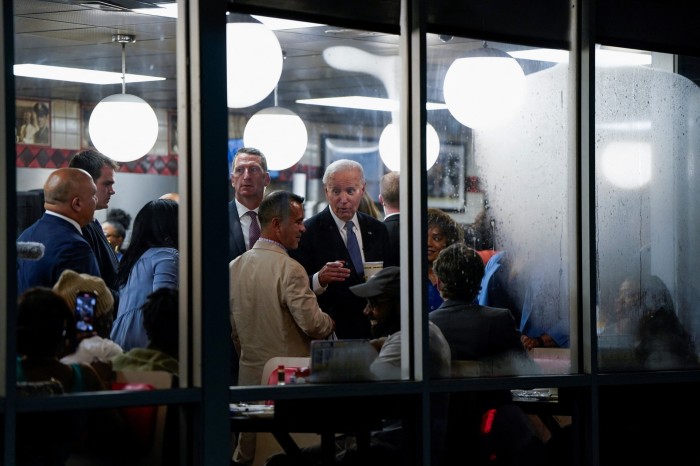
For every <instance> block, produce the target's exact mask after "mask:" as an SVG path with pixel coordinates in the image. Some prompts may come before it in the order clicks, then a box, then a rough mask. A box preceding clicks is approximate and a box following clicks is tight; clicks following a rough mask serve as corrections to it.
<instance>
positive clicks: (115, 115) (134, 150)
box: [88, 34, 158, 162]
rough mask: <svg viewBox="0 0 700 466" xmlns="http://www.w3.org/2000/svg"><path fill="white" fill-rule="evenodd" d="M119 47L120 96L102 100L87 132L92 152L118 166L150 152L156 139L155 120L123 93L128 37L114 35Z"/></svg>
mask: <svg viewBox="0 0 700 466" xmlns="http://www.w3.org/2000/svg"><path fill="white" fill-rule="evenodd" d="M112 42H118V43H120V44H121V45H122V93H121V94H113V95H110V96H108V97H105V98H104V99H102V100H101V101H100V103H98V104H97V106H96V107H95V108H94V109H93V111H92V114H91V115H90V122H89V125H88V130H89V132H90V139H92V142H93V144H94V145H95V148H96V149H97V150H98V151H100V152H102V153H103V154H104V155H106V156H108V157H111V158H112V159H114V160H116V161H118V162H129V161H132V160H137V159H139V158H141V157H143V156H144V155H146V154H147V153H148V152H150V150H151V149H152V148H153V145H154V144H155V142H156V139H157V138H158V118H157V117H156V113H155V112H154V111H153V109H152V108H151V106H150V105H148V103H147V102H146V101H145V100H143V99H141V98H140V97H137V96H135V95H131V94H127V93H126V44H129V43H133V42H135V36H133V35H130V34H114V35H112Z"/></svg>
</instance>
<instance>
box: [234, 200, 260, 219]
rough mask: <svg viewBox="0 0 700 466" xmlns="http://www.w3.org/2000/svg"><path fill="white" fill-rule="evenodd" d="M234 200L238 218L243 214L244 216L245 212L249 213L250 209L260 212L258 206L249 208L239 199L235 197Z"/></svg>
mask: <svg viewBox="0 0 700 466" xmlns="http://www.w3.org/2000/svg"><path fill="white" fill-rule="evenodd" d="M234 201H236V210H237V211H238V218H241V217H243V216H244V215H245V214H247V213H248V211H250V210H252V211H253V212H255V213H256V214H257V213H258V209H257V208H255V209H249V208H247V207H246V206H244V205H243V204H241V203H240V202H238V199H235V198H234Z"/></svg>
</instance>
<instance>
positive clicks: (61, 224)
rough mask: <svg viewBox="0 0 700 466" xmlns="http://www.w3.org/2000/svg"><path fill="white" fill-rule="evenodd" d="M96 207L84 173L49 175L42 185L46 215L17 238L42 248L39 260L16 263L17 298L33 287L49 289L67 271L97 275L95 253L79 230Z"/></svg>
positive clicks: (69, 171)
mask: <svg viewBox="0 0 700 466" xmlns="http://www.w3.org/2000/svg"><path fill="white" fill-rule="evenodd" d="M96 205H97V188H96V187H95V183H94V181H92V178H91V177H90V175H89V174H88V173H87V172H86V171H84V170H80V169H77V168H59V169H58V170H54V171H53V172H51V174H50V175H49V177H48V178H47V180H46V183H44V208H45V209H46V212H44V215H42V216H41V218H39V220H37V221H36V222H34V223H33V224H32V225H31V226H30V227H28V228H27V229H26V230H24V231H23V232H22V234H21V235H20V236H19V238H17V241H18V242H34V243H41V244H43V245H44V254H43V256H42V257H41V258H40V259H38V260H31V261H28V260H20V261H18V263H17V294H18V295H20V294H22V293H23V292H24V291H25V290H27V289H29V288H31V287H33V286H45V287H47V288H50V287H52V286H53V285H54V284H55V283H56V281H58V277H60V275H61V273H62V272H63V271H64V270H66V269H71V270H74V271H76V272H78V273H87V274H90V275H96V276H99V275H100V269H99V267H98V265H97V260H96V258H95V253H94V252H93V250H92V248H91V247H90V243H89V242H88V241H87V240H86V239H85V237H83V233H82V230H81V229H82V228H83V227H84V226H85V225H87V224H88V223H89V222H90V221H91V220H92V218H93V216H94V214H95V207H96Z"/></svg>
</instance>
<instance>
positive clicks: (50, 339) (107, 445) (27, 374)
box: [17, 287, 128, 465]
mask: <svg viewBox="0 0 700 466" xmlns="http://www.w3.org/2000/svg"><path fill="white" fill-rule="evenodd" d="M66 336H68V338H69V339H73V340H74V337H75V319H74V317H73V311H72V310H71V308H70V307H69V306H68V304H67V303H66V301H65V300H64V299H63V298H62V297H61V296H59V295H58V294H57V293H55V292H54V291H52V290H51V289H49V288H43V287H34V288H30V289H28V290H27V291H25V292H24V293H23V294H22V295H21V296H20V297H19V302H18V307H17V354H18V357H17V382H41V381H47V380H51V379H55V380H57V381H59V382H60V383H61V385H62V386H63V391H64V392H65V393H78V392H86V391H101V390H105V389H106V388H107V387H106V385H105V382H104V381H103V380H102V379H101V378H100V376H99V375H98V373H97V372H96V371H95V370H94V369H93V368H92V366H91V365H89V364H82V363H78V364H71V365H67V364H63V363H61V362H60V361H59V359H58V358H59V356H60V355H61V351H62V350H63V348H65V346H66V345H65V339H66ZM20 418H21V419H20V420H19V421H18V427H17V450H18V453H17V454H18V458H19V464H56V465H60V464H63V463H64V462H65V460H66V459H67V458H68V455H69V453H70V452H71V451H85V450H86V449H88V450H90V451H100V450H104V451H109V450H110V449H111V448H112V446H113V443H112V442H114V440H115V439H117V438H124V439H126V438H128V436H127V437H124V436H125V435H127V433H126V432H125V431H124V424H123V421H122V419H121V418H120V417H119V416H118V414H117V412H116V411H115V410H111V409H105V410H90V411H86V412H77V413H76V412H68V411H62V412H56V413H23V414H21V415H20ZM97 426H99V428H97ZM105 449H106V450H105Z"/></svg>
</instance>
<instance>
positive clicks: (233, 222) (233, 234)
mask: <svg viewBox="0 0 700 466" xmlns="http://www.w3.org/2000/svg"><path fill="white" fill-rule="evenodd" d="M244 252H246V248H245V241H244V239H243V230H241V219H239V218H238V209H236V201H235V199H234V200H232V201H231V202H229V203H228V261H229V262H231V261H232V260H234V259H235V258H236V257H238V256H240V255H241V254H243V253H244Z"/></svg>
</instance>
